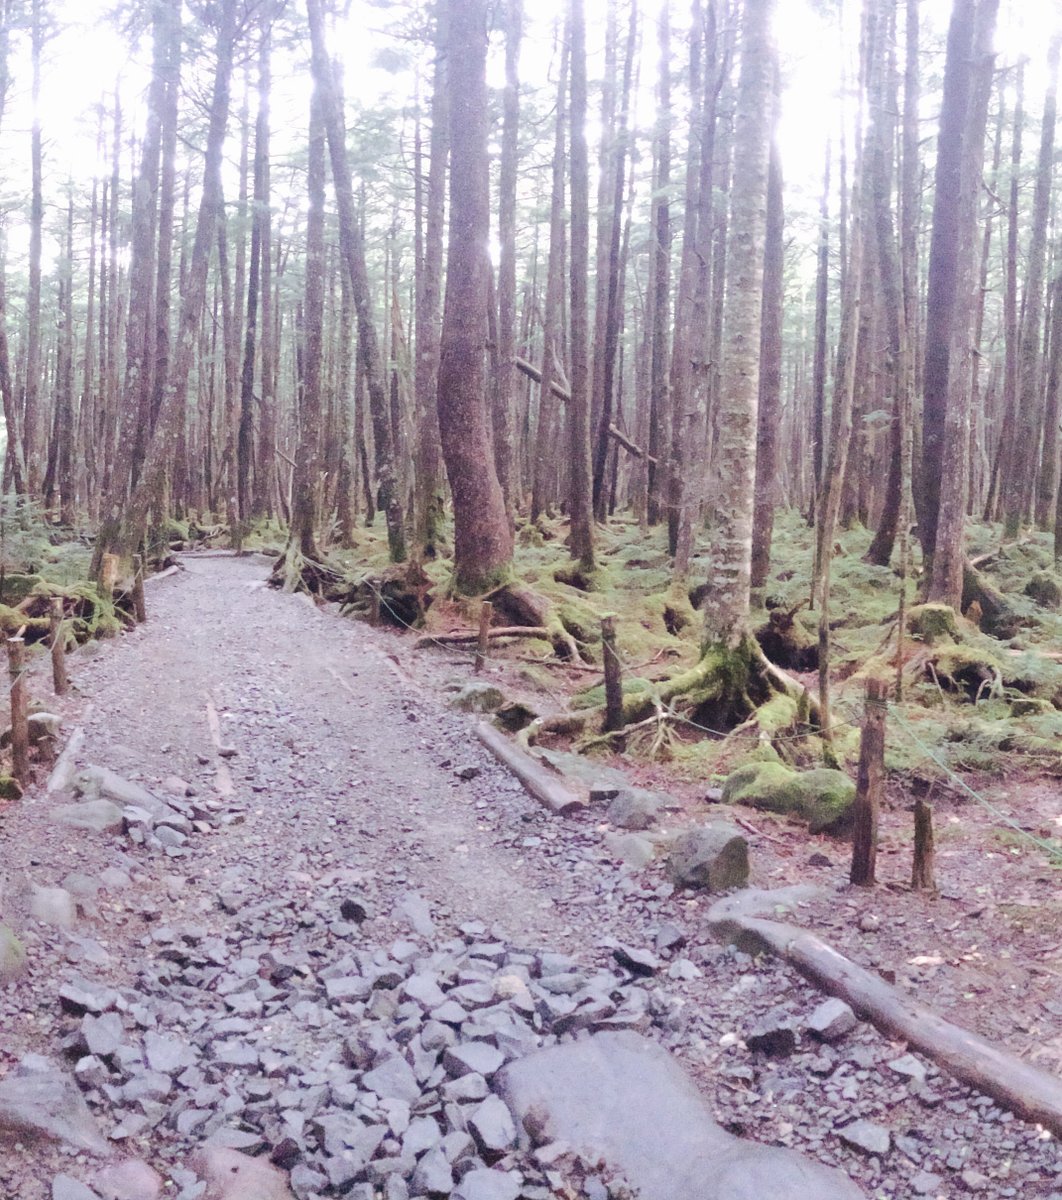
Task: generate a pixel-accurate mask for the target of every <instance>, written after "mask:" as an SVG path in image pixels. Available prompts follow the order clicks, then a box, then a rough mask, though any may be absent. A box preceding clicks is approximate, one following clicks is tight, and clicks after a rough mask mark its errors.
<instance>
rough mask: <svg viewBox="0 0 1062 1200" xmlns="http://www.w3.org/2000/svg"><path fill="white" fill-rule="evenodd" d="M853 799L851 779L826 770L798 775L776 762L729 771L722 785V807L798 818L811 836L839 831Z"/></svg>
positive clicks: (839, 772)
mask: <svg viewBox="0 0 1062 1200" xmlns="http://www.w3.org/2000/svg"><path fill="white" fill-rule="evenodd" d="M854 800H855V784H854V783H853V782H852V781H851V779H849V778H848V776H847V775H845V774H844V772H843V771H833V770H830V769H829V768H826V767H820V768H818V769H816V770H813V771H803V772H798V771H792V770H790V769H789V768H788V767H785V766H783V765H782V764H781V763H778V762H763V763H750V764H748V765H747V766H744V767H739V768H738V769H737V770H736V771H734V772H732V773H731V774H730V775H729V776H728V777H727V780H726V783H725V784H724V785H723V803H724V804H745V805H748V806H749V807H750V808H757V809H762V810H763V811H765V812H773V813H781V814H784V815H796V816H800V817H802V818H803V819H804V820H805V821H807V823H808V829H809V830H810V832H812V833H837V832H841V831H842V830H843V829H844V828H846V826H847V823H848V820H849V815H850V812H851V808H852V803H853V802H854Z"/></svg>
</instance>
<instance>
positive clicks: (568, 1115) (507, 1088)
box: [495, 1032, 863, 1200]
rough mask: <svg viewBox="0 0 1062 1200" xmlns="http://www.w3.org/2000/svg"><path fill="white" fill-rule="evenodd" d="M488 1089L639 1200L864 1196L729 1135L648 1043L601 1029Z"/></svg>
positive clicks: (842, 1181) (519, 1119)
mask: <svg viewBox="0 0 1062 1200" xmlns="http://www.w3.org/2000/svg"><path fill="white" fill-rule="evenodd" d="M495 1086H496V1087H497V1089H498V1090H499V1092H500V1094H501V1095H502V1097H503V1099H504V1100H505V1102H506V1103H507V1104H508V1105H509V1107H510V1109H511V1110H512V1112H513V1116H514V1118H515V1119H516V1123H517V1125H518V1126H519V1127H521V1128H522V1129H523V1130H524V1131H525V1133H526V1134H527V1136H528V1137H529V1138H530V1140H531V1141H532V1142H533V1143H534V1144H535V1145H543V1144H545V1143H549V1142H564V1143H566V1144H567V1145H568V1146H570V1147H571V1148H572V1150H573V1151H574V1152H575V1153H577V1154H579V1155H580V1156H581V1157H582V1158H583V1159H585V1160H586V1161H587V1162H599V1161H600V1162H604V1164H605V1165H606V1166H607V1167H608V1169H609V1170H610V1171H613V1172H616V1173H618V1174H621V1175H622V1176H623V1177H624V1179H625V1180H626V1182H627V1183H628V1184H629V1186H630V1188H631V1190H632V1191H633V1192H634V1193H635V1194H636V1195H637V1196H638V1197H640V1200H762V1198H763V1197H765V1196H769V1197H770V1200H811V1198H812V1197H813V1198H814V1200H862V1197H863V1193H862V1192H861V1191H860V1190H859V1188H857V1187H856V1186H855V1184H853V1183H852V1182H851V1180H850V1179H848V1178H847V1177H846V1176H845V1175H843V1174H842V1173H841V1172H840V1171H837V1170H834V1169H833V1168H831V1167H825V1166H823V1165H821V1164H820V1163H816V1162H813V1161H811V1160H810V1159H807V1158H804V1157H803V1156H802V1155H800V1154H797V1153H796V1152H795V1151H793V1150H784V1149H778V1148H775V1147H772V1146H761V1145H758V1144H757V1143H755V1142H747V1141H742V1140H741V1139H740V1138H736V1137H733V1136H732V1135H731V1134H729V1133H727V1132H726V1131H725V1130H724V1129H722V1128H721V1127H720V1126H719V1125H717V1124H716V1123H715V1121H714V1120H713V1119H712V1116H711V1112H710V1110H709V1107H708V1105H707V1104H706V1103H705V1101H704V1099H703V1098H702V1096H701V1095H700V1093H699V1092H698V1091H697V1088H696V1086H695V1084H694V1083H693V1081H692V1079H690V1078H689V1076H687V1075H686V1074H685V1072H684V1071H683V1070H682V1068H681V1067H680V1066H679V1065H678V1063H677V1062H676V1060H675V1059H674V1058H672V1056H671V1055H670V1054H669V1053H668V1052H667V1051H666V1050H664V1049H663V1047H661V1046H659V1045H657V1044H656V1043H655V1042H651V1041H649V1040H648V1039H646V1038H643V1037H640V1036H639V1035H638V1034H634V1033H630V1032H622V1033H602V1034H597V1035H595V1036H593V1037H590V1038H587V1039H585V1040H583V1041H578V1042H570V1043H566V1044H563V1045H559V1046H551V1047H549V1048H548V1049H546V1050H541V1051H539V1052H538V1053H536V1054H532V1055H529V1056H528V1057H526V1058H523V1059H519V1060H517V1061H516V1062H513V1063H511V1064H510V1065H509V1066H507V1067H506V1068H505V1070H504V1071H502V1072H501V1074H500V1075H499V1076H498V1077H497V1079H496V1081H495Z"/></svg>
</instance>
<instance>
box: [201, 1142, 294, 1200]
mask: <svg viewBox="0 0 1062 1200" xmlns="http://www.w3.org/2000/svg"><path fill="white" fill-rule="evenodd" d="M192 1166H193V1168H194V1169H195V1171H196V1172H197V1173H198V1174H199V1175H200V1176H201V1177H202V1178H203V1179H205V1180H206V1185H207V1190H206V1193H205V1194H204V1196H203V1200H295V1197H294V1195H293V1194H292V1191H291V1188H289V1187H288V1181H287V1178H286V1176H285V1175H284V1173H283V1172H282V1171H279V1170H278V1169H277V1168H276V1167H274V1166H273V1165H272V1164H271V1163H269V1162H266V1160H265V1159H262V1158H250V1157H248V1156H247V1155H246V1154H241V1153H240V1152H239V1150H230V1149H229V1148H228V1147H227V1146H206V1147H204V1148H203V1149H202V1150H200V1151H199V1153H198V1154H196V1155H195V1157H194V1158H193V1160H192Z"/></svg>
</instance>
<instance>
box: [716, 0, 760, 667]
mask: <svg viewBox="0 0 1062 1200" xmlns="http://www.w3.org/2000/svg"><path fill="white" fill-rule="evenodd" d="M772 10H773V4H772V0H745V5H744V18H743V24H742V34H741V36H742V43H741V46H742V49H741V68H740V77H739V82H738V96H737V112H736V115H735V121H736V124H735V130H734V168H733V179H732V184H731V190H730V254H729V271H730V287H729V293H728V300H727V322H726V340H725V344H724V352H723V387H722V394H721V396H720V413H719V428H720V435H719V448H718V456H719V492H718V505H717V516H716V523H715V526H714V528H713V531H712V547H711V570H710V575H709V579H708V584H709V588H710V598H709V601H708V603H707V604H706V605H705V610H704V643H705V647H706V648H710V647H721V648H723V649H724V650H727V651H734V650H737V649H739V648H740V646H741V645H742V644H743V643H744V642H745V640H746V639H747V638H748V636H749V631H748V616H749V581H750V577H751V570H752V512H753V503H754V497H755V472H756V461H755V460H756V408H757V403H758V397H759V373H760V361H759V359H760V325H761V320H762V315H763V256H764V239H765V236H766V198H767V173H768V157H769V143H770V108H771V104H770V99H771V91H772V87H773V80H774V71H775V64H774V55H773V53H772V46H771V40H770V32H769V29H770V18H771V13H772Z"/></svg>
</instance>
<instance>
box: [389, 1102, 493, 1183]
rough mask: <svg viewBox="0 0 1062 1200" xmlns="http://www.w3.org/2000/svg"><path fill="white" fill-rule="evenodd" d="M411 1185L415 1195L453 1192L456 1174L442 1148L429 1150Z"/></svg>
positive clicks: (419, 1165) (418, 1165) (418, 1166)
mask: <svg viewBox="0 0 1062 1200" xmlns="http://www.w3.org/2000/svg"><path fill="white" fill-rule="evenodd" d="M499 1103H500V1101H499ZM503 1107H504V1106H503ZM433 1124H434V1122H433ZM411 1183H412V1184H413V1190H414V1192H415V1193H417V1194H424V1195H427V1196H448V1195H449V1194H450V1193H451V1192H452V1191H453V1188H454V1173H453V1171H452V1169H451V1167H450V1164H449V1163H448V1162H447V1161H446V1155H445V1154H444V1153H443V1151H442V1149H441V1148H440V1147H436V1148H434V1149H432V1150H429V1151H428V1152H427V1154H425V1155H424V1157H423V1158H422V1159H421V1160H420V1162H418V1163H417V1169H416V1170H415V1171H414V1172H413V1178H412V1180H411Z"/></svg>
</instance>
